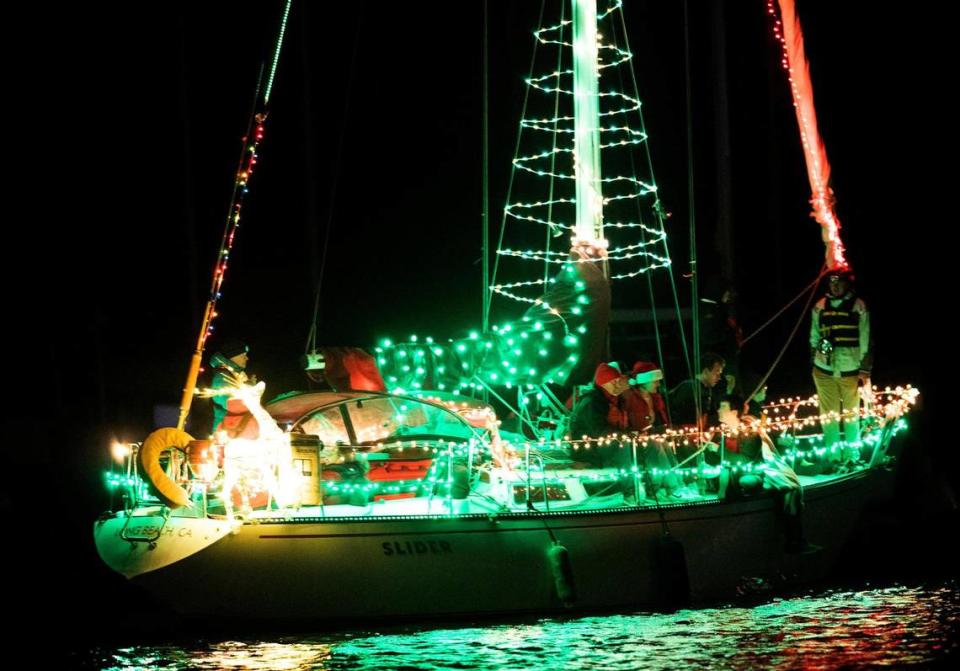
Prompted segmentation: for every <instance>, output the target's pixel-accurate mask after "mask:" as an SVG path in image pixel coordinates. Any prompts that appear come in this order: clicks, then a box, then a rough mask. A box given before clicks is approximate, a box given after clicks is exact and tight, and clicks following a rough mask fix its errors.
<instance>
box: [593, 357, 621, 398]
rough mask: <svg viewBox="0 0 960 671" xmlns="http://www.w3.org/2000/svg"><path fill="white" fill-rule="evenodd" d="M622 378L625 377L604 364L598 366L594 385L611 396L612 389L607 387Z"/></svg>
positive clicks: (594, 376) (594, 375)
mask: <svg viewBox="0 0 960 671" xmlns="http://www.w3.org/2000/svg"><path fill="white" fill-rule="evenodd" d="M621 377H624V375H623V373H621V372H620V371H618V370H617V369H616V368H614V367H613V366H611V365H610V364H608V363H602V364H600V365H599V366H597V371H596V372H595V373H594V374H593V383H594V384H595V385H597V386H598V387H600V388H601V389H603V390H604V391H605V392H606V393H607V394H610V389H608V388H607V387H606V386H605V385H608V384H609V383H611V382H613V381H614V380H616V379H618V378H621Z"/></svg>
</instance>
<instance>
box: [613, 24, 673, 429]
mask: <svg viewBox="0 0 960 671" xmlns="http://www.w3.org/2000/svg"><path fill="white" fill-rule="evenodd" d="M620 21H621V26H622V28H623V38H624V45H626V48H627V51H628V52H629V51H630V47H629V45H628V44H627V42H628V40H627V25H626V20H625V19H624V17H623V7H622V6H621V8H620ZM610 32H611V34H612V39H613V45H614V46H615V47H617V48H619V47H620V45H619V44H618V43H617V31H616V30H611V31H610ZM628 69H629V70H630V73H631V74H632V75H634V82H636V77H635V75H636V73H635V72H634V71H633V57H632V54H631V58H630V65H629V66H628ZM617 78H618V79H619V80H620V88H621V89H623V90H626V86H625V85H624V82H623V70H622V69H621V68H617ZM634 97H635V98H636V99H637V100H640V92H639V91H637V90H636V89H634ZM638 109H639V108H638ZM623 116H624V123H625V124H626V123H627V121H628V120H629V115H628V113H627V112H624V115H623ZM640 130H641V132H643V133H644V134H645V133H646V128H644V127H643V120H642V119H641V121H640ZM644 150H645V151H646V153H647V156H648V158H649V155H650V145H649V141H646V142H644ZM628 154H629V156H630V169H631V170H632V171H633V176H634V178H636V176H637V163H636V160H635V157H634V153H633V152H632V151H631V152H628ZM650 181H652V182H654V183H656V182H655V181H654V180H653V176H652V175H651V178H650ZM635 187H636V189H637V198H635V199H634V202H635V204H636V208H637V221H638V222H639V223H640V224H641V227H640V240H641V241H642V242H643V244H644V245H646V244H647V231H646V228H644V226H643V225H642V224H644V217H643V209H642V208H641V207H640V195H641V194H640V185H639V184H635ZM654 198H656V196H654ZM660 231H661V233H662V232H663V227H662V225H661V228H660ZM664 249H665V251H666V257H667V258H668V259H669V258H670V250H669V249H667V248H666V246H665V247H664ZM670 265H671V266H672V265H673V264H672V261H671V264H670ZM667 273H668V274H670V275H671V277H672V276H673V275H672V273H671V271H670V269H669V268H668V269H667ZM644 275H646V280H647V293H648V294H649V296H650V314H651V317H652V319H653V337H654V342H655V343H656V346H657V362H658V363H659V364H660V370H661V371H662V370H664V361H663V340H662V338H661V335H660V319H659V318H658V317H657V299H656V295H655V293H654V291H653V273H652V272H651V273H644ZM662 396H663V400H664V403H665V405H666V408H667V417H669V416H670V400H669V396H670V395H669V394H662Z"/></svg>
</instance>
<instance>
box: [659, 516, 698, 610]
mask: <svg viewBox="0 0 960 671" xmlns="http://www.w3.org/2000/svg"><path fill="white" fill-rule="evenodd" d="M653 570H654V576H655V578H654V581H653V584H654V597H655V602H656V604H657V606H658V607H660V608H663V609H674V608H678V607H680V606H685V605H687V604H688V603H689V602H690V576H689V575H688V573H687V556H686V551H685V550H684V549H683V544H682V543H681V542H680V541H678V540H677V539H675V538H674V537H673V536H671V535H670V534H663V535H662V536H660V537H659V538H658V539H657V540H656V541H655V542H654V545H653Z"/></svg>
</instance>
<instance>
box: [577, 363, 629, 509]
mask: <svg viewBox="0 0 960 671" xmlns="http://www.w3.org/2000/svg"><path fill="white" fill-rule="evenodd" d="M629 390H630V378H629V376H627V375H624V374H623V373H621V372H620V371H619V370H617V369H616V368H614V367H613V366H611V365H610V364H608V363H601V364H600V365H599V366H597V370H596V371H595V373H594V376H593V387H592V388H591V389H590V390H589V391H587V392H586V393H585V394H583V395H582V396H581V397H580V400H579V401H578V402H577V404H576V405H575V406H574V408H573V413H572V414H571V416H570V437H571V439H573V440H574V441H580V440H584V439H585V438H586V439H587V440H586V441H585V442H584V443H582V447H581V449H579V450H578V455H577V457H578V460H582V461H584V462H586V463H588V464H590V465H591V466H593V467H595V468H618V469H620V470H621V471H622V472H624V473H629V472H630V470H631V469H632V467H633V452H632V450H630V449H629V447H628V446H627V445H624V444H622V443H621V442H620V441H617V440H611V441H608V442H605V443H604V444H602V445H600V444H598V443H597V441H591V440H589V439H596V438H604V437H606V436H610V435H612V434H617V433H626V432H627V431H629V430H630V426H629V417H628V412H627V407H626V399H625V394H626V393H627V392H628V391H629ZM619 489H620V491H621V492H622V493H623V495H624V500H625V501H626V502H628V503H635V502H636V490H635V486H634V483H633V480H632V478H630V477H624V478H622V479H621V480H620V482H619Z"/></svg>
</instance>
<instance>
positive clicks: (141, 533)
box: [127, 524, 193, 538]
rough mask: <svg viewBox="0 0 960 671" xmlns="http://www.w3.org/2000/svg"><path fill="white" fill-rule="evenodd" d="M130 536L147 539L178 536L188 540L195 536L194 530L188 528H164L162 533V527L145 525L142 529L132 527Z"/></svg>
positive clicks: (129, 532)
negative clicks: (148, 537)
mask: <svg viewBox="0 0 960 671" xmlns="http://www.w3.org/2000/svg"><path fill="white" fill-rule="evenodd" d="M127 535H128V536H135V537H147V536H169V537H173V536H176V537H178V538H187V537H189V536H193V529H188V528H186V527H181V528H179V529H175V528H173V527H164V528H163V530H162V531H161V529H160V527H158V526H155V525H149V524H148V525H145V526H142V527H130V529H129V531H127Z"/></svg>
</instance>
